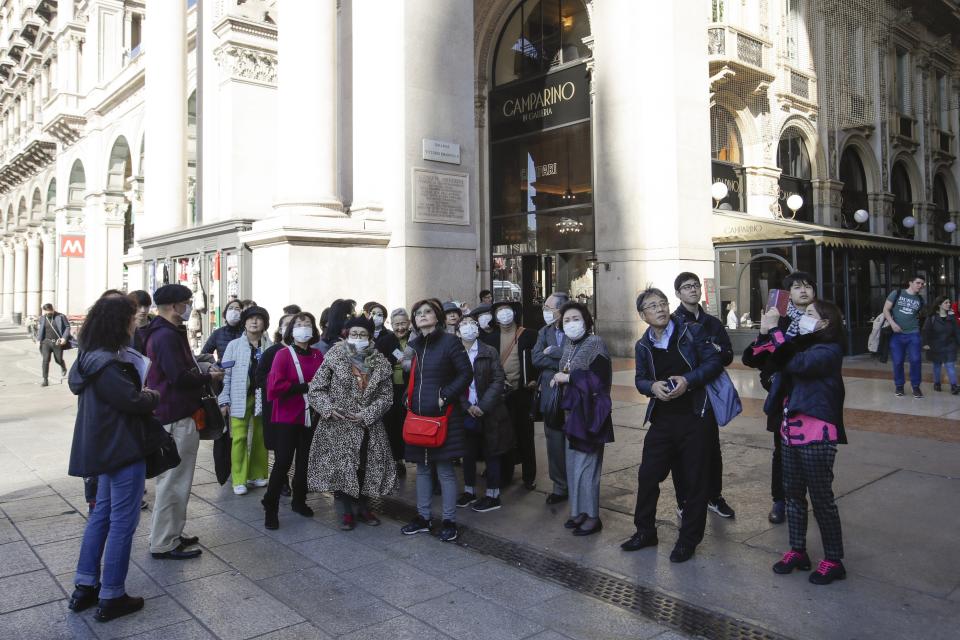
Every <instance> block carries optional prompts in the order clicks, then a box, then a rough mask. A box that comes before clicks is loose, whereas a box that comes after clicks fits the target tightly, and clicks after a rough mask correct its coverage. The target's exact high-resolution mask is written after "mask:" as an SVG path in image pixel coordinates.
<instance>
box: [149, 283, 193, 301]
mask: <svg viewBox="0 0 960 640" xmlns="http://www.w3.org/2000/svg"><path fill="white" fill-rule="evenodd" d="M191 298H193V291H191V290H190V289H189V288H187V287H185V286H183V285H182V284H165V285H163V286H162V287H160V288H159V289H157V290H156V291H154V292H153V301H154V303H156V304H157V305H158V306H159V305H161V304H177V303H178V302H186V301H187V300H190V299H191Z"/></svg>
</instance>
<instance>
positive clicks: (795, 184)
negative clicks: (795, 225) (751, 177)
mask: <svg viewBox="0 0 960 640" xmlns="http://www.w3.org/2000/svg"><path fill="white" fill-rule="evenodd" d="M777 166H778V167H780V180H779V183H778V186H779V190H778V193H777V206H778V207H779V209H780V215H781V216H782V217H784V218H792V219H794V220H799V221H801V222H813V182H812V179H813V175H812V171H811V169H810V154H809V152H808V151H807V142H806V140H805V139H804V137H803V134H802V133H801V132H800V130H799V129H797V128H796V127H789V128H788V129H787V130H786V131H784V132H783V135H782V136H781V137H780V143H779V144H778V145H777ZM793 195H798V196H800V197H801V198H803V206H801V207H800V208H799V209H797V210H796V211H793V210H791V209H790V208H789V207H788V206H787V200H788V199H789V198H790V196H793Z"/></svg>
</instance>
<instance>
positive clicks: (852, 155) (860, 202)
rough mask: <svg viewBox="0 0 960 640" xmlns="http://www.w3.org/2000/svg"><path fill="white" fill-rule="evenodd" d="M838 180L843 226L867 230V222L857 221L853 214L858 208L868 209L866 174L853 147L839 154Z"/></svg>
mask: <svg viewBox="0 0 960 640" xmlns="http://www.w3.org/2000/svg"><path fill="white" fill-rule="evenodd" d="M840 181H841V182H842V183H843V189H842V190H841V192H840V197H841V200H840V215H841V216H843V226H844V227H846V228H847V229H856V230H857V231H867V230H868V226H867V225H868V223H866V222H864V223H860V222H857V221H856V220H855V219H854V217H853V215H854V214H855V213H856V212H857V211H858V210H860V209H863V210H865V211H869V206H870V202H869V198H868V196H867V174H866V172H865V171H864V170H863V163H862V162H861V161H860V154H859V152H858V151H857V150H856V149H854V148H853V147H847V148H846V149H844V151H843V155H841V156H840Z"/></svg>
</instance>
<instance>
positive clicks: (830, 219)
mask: <svg viewBox="0 0 960 640" xmlns="http://www.w3.org/2000/svg"><path fill="white" fill-rule="evenodd" d="M842 190H843V183H842V182H839V181H837V180H829V179H827V180H814V181H813V207H814V208H813V212H814V220H813V222H814V223H815V224H822V225H824V226H827V227H843V221H842V220H840V205H841V203H842V202H843V197H842V195H841V191H842Z"/></svg>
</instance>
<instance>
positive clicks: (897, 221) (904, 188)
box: [890, 162, 916, 240]
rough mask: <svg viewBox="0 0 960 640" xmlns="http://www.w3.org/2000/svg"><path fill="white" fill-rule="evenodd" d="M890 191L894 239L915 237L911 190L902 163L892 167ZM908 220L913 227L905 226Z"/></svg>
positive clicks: (907, 175)
mask: <svg viewBox="0 0 960 640" xmlns="http://www.w3.org/2000/svg"><path fill="white" fill-rule="evenodd" d="M890 190H891V191H893V235H894V237H896V238H909V239H910V240H913V238H914V235H915V224H916V218H915V217H914V215H913V189H912V188H911V186H910V175H909V174H908V173H907V168H906V167H905V166H904V165H903V162H897V163H895V164H894V165H893V171H892V172H891V174H890ZM907 218H910V219H911V220H913V222H914V225H912V226H907V225H905V224H904V220H905V219H907Z"/></svg>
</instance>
